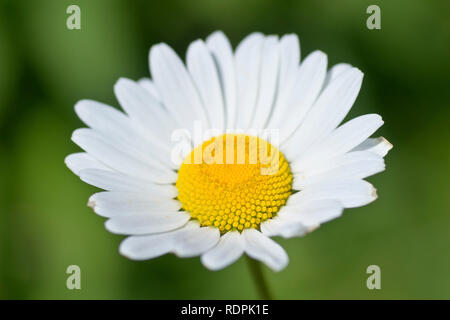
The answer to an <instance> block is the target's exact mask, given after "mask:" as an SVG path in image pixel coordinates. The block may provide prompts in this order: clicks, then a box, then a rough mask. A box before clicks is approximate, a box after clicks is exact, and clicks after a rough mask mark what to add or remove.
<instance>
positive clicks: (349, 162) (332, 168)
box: [292, 151, 385, 190]
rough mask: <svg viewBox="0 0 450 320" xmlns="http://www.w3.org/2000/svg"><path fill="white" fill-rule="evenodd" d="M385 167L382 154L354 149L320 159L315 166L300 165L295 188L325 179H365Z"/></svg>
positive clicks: (298, 188)
mask: <svg viewBox="0 0 450 320" xmlns="http://www.w3.org/2000/svg"><path fill="white" fill-rule="evenodd" d="M384 169H385V164H384V160H383V158H382V157H381V156H379V155H377V154H375V153H372V152H369V151H352V152H348V153H345V154H343V155H341V156H338V157H336V158H333V159H328V160H326V161H318V163H316V164H315V165H314V166H313V167H310V168H303V170H302V168H301V167H298V168H296V169H295V170H293V172H294V183H293V186H292V187H293V188H294V189H296V190H302V189H304V188H305V187H306V186H308V185H311V184H315V183H318V182H321V181H325V180H339V179H355V180H357V179H364V178H367V177H369V176H371V175H374V174H376V173H379V172H381V171H383V170H384Z"/></svg>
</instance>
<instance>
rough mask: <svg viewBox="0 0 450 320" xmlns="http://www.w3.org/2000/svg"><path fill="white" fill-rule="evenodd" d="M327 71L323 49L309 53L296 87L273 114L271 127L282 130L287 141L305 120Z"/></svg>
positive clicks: (281, 132)
mask: <svg viewBox="0 0 450 320" xmlns="http://www.w3.org/2000/svg"><path fill="white" fill-rule="evenodd" d="M326 72H327V56H326V55H325V53H323V52H321V51H314V52H313V53H311V54H309V55H308V56H307V57H306V59H305V60H304V61H303V62H302V63H301V65H300V68H299V69H298V71H297V77H296V79H295V83H294V88H293V90H292V91H291V93H290V95H289V96H287V97H286V100H285V101H283V105H282V106H281V108H278V109H277V111H276V113H274V114H273V119H272V120H271V121H272V122H271V125H270V127H271V128H274V129H279V130H280V136H281V139H280V141H281V142H283V141H285V140H286V139H287V138H288V137H289V136H291V135H292V133H293V132H294V131H295V130H296V128H297V127H298V126H299V125H300V124H301V123H302V122H303V120H304V119H305V116H306V114H307V113H308V111H309V110H310V109H311V107H312V105H313V103H314V101H315V100H316V99H317V96H318V95H319V92H320V90H321V88H322V86H323V82H324V80H325V75H326Z"/></svg>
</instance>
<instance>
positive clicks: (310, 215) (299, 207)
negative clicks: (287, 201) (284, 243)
mask: <svg viewBox="0 0 450 320" xmlns="http://www.w3.org/2000/svg"><path fill="white" fill-rule="evenodd" d="M342 211H343V207H342V205H341V203H340V202H338V201H336V200H320V201H312V202H305V203H301V202H300V203H298V204H296V205H288V206H284V207H283V208H282V209H281V210H280V212H279V213H278V215H277V217H276V218H275V219H270V220H267V221H265V222H263V223H262V224H261V231H262V232H263V233H264V234H265V235H267V236H281V237H284V238H292V237H301V236H304V235H306V234H307V233H309V232H311V231H313V230H315V229H317V228H318V227H319V226H320V225H321V224H322V223H325V222H328V221H330V220H332V219H335V218H337V217H339V216H341V215H342Z"/></svg>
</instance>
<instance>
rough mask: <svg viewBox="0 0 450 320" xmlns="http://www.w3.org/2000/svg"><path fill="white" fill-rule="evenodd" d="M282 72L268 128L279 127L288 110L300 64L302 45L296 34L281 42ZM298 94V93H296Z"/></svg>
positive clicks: (289, 35) (285, 37)
mask: <svg viewBox="0 0 450 320" xmlns="http://www.w3.org/2000/svg"><path fill="white" fill-rule="evenodd" d="M279 47H280V72H279V85H278V91H277V94H276V100H275V104H274V107H273V111H272V114H271V116H270V119H268V123H267V127H269V128H272V127H278V126H279V125H280V122H281V121H282V119H283V118H285V116H286V115H285V113H286V112H287V110H288V107H289V104H288V100H289V99H290V98H291V97H292V94H293V90H294V84H295V82H296V79H297V74H298V69H299V63H300V44H299V41H298V37H297V35H295V34H288V35H284V36H283V37H282V38H281V40H280V45H279ZM296 94H297V93H296Z"/></svg>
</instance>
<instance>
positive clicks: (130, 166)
mask: <svg viewBox="0 0 450 320" xmlns="http://www.w3.org/2000/svg"><path fill="white" fill-rule="evenodd" d="M72 140H73V141H74V142H75V143H76V144H77V145H78V146H80V147H81V148H82V149H83V150H85V151H86V152H88V153H89V154H91V155H92V156H93V157H94V158H96V159H98V160H99V161H100V162H102V163H104V164H106V165H107V166H109V167H111V168H113V169H115V170H117V171H120V172H122V173H125V174H129V175H131V176H134V177H143V178H146V179H149V180H151V181H154V182H157V183H173V182H175V181H176V179H177V175H176V173H175V172H174V171H172V170H170V169H168V168H162V167H159V166H156V165H155V163H152V164H148V162H146V161H145V159H144V161H143V159H136V158H135V157H136V154H134V153H133V152H132V150H130V149H128V147H127V145H126V144H119V141H114V142H109V141H107V140H108V138H107V137H106V136H104V135H103V134H101V133H100V132H96V131H94V130H92V129H85V128H83V129H77V130H75V131H74V132H73V134H72ZM119 147H120V149H119ZM127 149H128V150H127Z"/></svg>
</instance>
